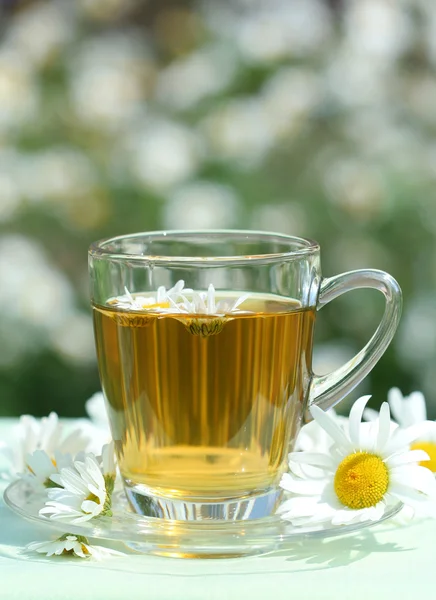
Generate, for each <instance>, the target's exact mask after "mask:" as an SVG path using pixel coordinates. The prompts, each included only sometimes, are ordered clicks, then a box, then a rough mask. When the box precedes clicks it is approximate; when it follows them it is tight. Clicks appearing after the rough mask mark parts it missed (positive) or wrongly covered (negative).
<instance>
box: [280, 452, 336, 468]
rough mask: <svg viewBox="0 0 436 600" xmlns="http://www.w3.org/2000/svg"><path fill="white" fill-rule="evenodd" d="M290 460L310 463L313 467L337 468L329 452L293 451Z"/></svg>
mask: <svg viewBox="0 0 436 600" xmlns="http://www.w3.org/2000/svg"><path fill="white" fill-rule="evenodd" d="M289 462H295V463H299V464H305V465H310V466H313V467H324V468H326V469H328V470H329V471H331V470H333V469H334V468H335V465H334V462H333V460H332V458H331V457H330V456H328V455H327V454H321V453H320V452H291V453H290V454H289Z"/></svg>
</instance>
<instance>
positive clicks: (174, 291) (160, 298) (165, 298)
mask: <svg viewBox="0 0 436 600" xmlns="http://www.w3.org/2000/svg"><path fill="white" fill-rule="evenodd" d="M184 287H185V282H184V281H183V280H182V279H181V280H180V281H178V282H177V283H176V285H175V286H174V287H172V288H171V289H169V290H168V291H167V290H166V289H165V287H164V286H163V285H162V286H160V287H159V288H158V289H157V293H156V296H132V294H131V293H130V292H129V290H128V289H127V287H125V288H124V291H125V294H124V296H117V297H115V298H110V299H109V300H108V302H107V303H108V304H109V305H111V306H115V307H116V308H122V309H128V310H137V311H142V310H147V311H154V312H156V311H157V312H168V311H169V312H171V311H172V308H171V306H172V303H174V302H175V301H176V300H178V298H179V297H180V296H181V292H182V291H184V292H185V293H186V292H187V293H189V292H191V291H192V290H189V289H184Z"/></svg>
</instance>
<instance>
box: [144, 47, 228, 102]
mask: <svg viewBox="0 0 436 600" xmlns="http://www.w3.org/2000/svg"><path fill="white" fill-rule="evenodd" d="M237 70H238V64H237V61H236V60H235V55H234V52H233V51H232V50H231V49H230V48H228V47H226V46H225V45H222V44H219V45H212V46H209V47H205V48H202V49H201V50H198V51H196V52H193V53H192V54H190V55H188V56H186V57H182V58H180V59H178V60H176V61H173V62H172V63H170V64H169V65H168V66H167V67H165V68H164V69H162V70H161V71H160V72H159V75H158V79H157V82H156V87H155V96H156V99H157V100H158V101H159V102H160V103H162V104H164V105H165V106H168V107H169V108H174V109H176V110H187V109H192V108H194V107H195V106H196V105H197V104H198V103H199V102H201V101H202V100H204V99H205V98H208V97H210V96H213V95H215V94H219V93H220V92H222V91H223V90H224V89H225V88H226V87H227V86H228V85H229V84H230V83H231V82H232V81H233V79H234V78H235V75H236V74H237Z"/></svg>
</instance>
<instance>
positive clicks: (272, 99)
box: [261, 67, 323, 139]
mask: <svg viewBox="0 0 436 600" xmlns="http://www.w3.org/2000/svg"><path fill="white" fill-rule="evenodd" d="M322 94H323V90H322V81H321V78H320V77H319V75H318V74H316V73H314V72H312V71H309V70H308V69H302V68H296V67H282V68H281V69H279V70H278V71H277V72H275V73H274V74H273V75H272V76H271V77H270V78H269V79H268V80H267V81H266V83H265V84H264V86H263V88H262V90H261V102H262V105H263V108H264V110H265V112H266V114H267V118H268V121H269V123H270V126H271V128H272V130H273V131H274V135H275V136H276V138H277V139H280V138H282V137H288V136H289V135H292V134H293V133H297V132H298V131H299V130H300V128H301V127H302V125H304V123H305V122H306V120H307V118H308V117H309V116H310V114H311V112H312V111H313V110H314V109H315V108H316V107H317V106H319V105H321V101H322V99H323V97H322Z"/></svg>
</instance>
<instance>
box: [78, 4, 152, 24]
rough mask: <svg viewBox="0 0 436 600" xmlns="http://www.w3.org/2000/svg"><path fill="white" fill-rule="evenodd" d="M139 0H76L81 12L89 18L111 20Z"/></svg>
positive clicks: (133, 6) (127, 10)
mask: <svg viewBox="0 0 436 600" xmlns="http://www.w3.org/2000/svg"><path fill="white" fill-rule="evenodd" d="M140 1H141V0H76V4H78V6H79V7H80V9H81V10H82V11H83V13H84V14H85V15H86V16H88V17H90V18H91V19H96V20H101V21H112V20H114V21H115V20H116V19H119V18H120V17H122V16H124V15H126V14H128V13H129V11H131V10H132V8H135V6H137V5H138V3H139V2H140Z"/></svg>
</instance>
